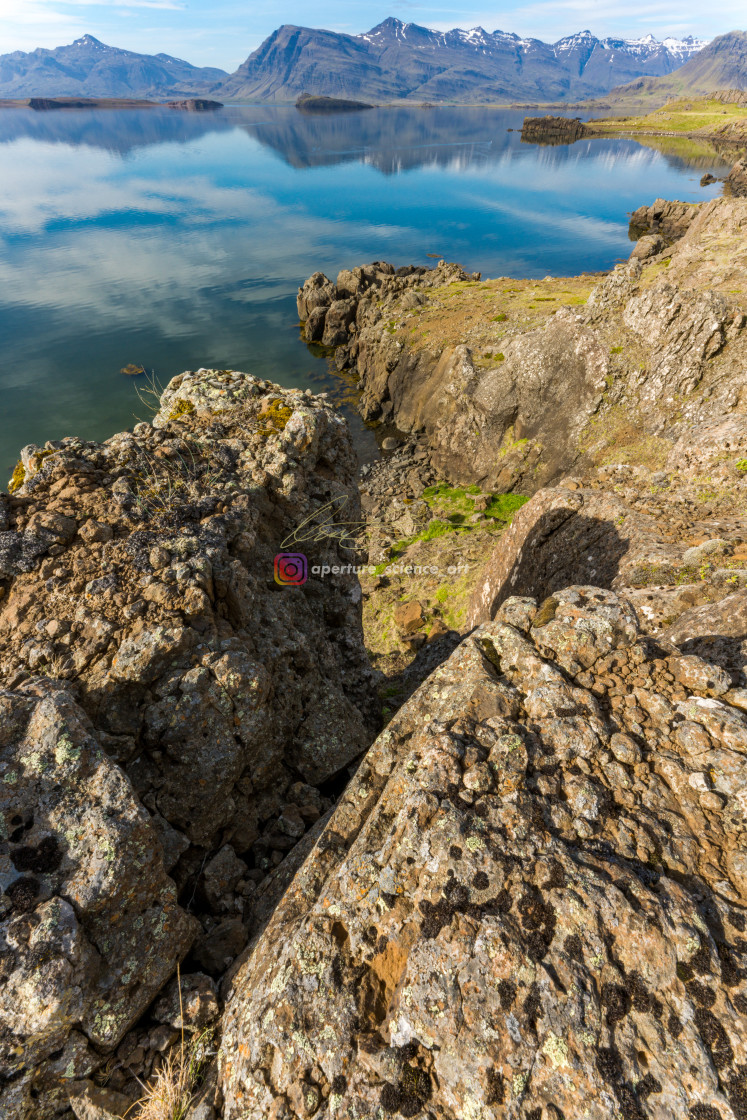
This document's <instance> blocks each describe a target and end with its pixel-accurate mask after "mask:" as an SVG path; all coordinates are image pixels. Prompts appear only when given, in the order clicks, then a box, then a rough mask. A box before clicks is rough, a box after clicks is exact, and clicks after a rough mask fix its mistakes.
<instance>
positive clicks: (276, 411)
mask: <svg viewBox="0 0 747 1120" xmlns="http://www.w3.org/2000/svg"><path fill="white" fill-rule="evenodd" d="M292 415H293V409H292V408H290V407H289V406H288V405H287V404H283V402H282V400H280V398H279V397H278V398H275V400H272V401H270V403H269V404H267V405H265V407H264V408H263V409H262V411H261V412H260V414H259V418H260V420H262V421H264V427H262V428H260V429H259V433H260V435H263V436H272V435H277V434H278V432H282V431H283V429H284V428H285V425H286V424H287V423H288V421H289V420H290V418H291V416H292Z"/></svg>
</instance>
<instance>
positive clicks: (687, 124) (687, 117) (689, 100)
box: [586, 96, 747, 136]
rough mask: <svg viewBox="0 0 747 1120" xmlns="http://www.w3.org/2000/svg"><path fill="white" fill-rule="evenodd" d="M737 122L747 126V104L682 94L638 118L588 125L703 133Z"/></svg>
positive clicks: (606, 129)
mask: <svg viewBox="0 0 747 1120" xmlns="http://www.w3.org/2000/svg"><path fill="white" fill-rule="evenodd" d="M735 122H744V123H745V126H746V127H747V106H745V105H730V104H725V103H724V102H723V101H715V100H713V99H711V98H708V97H686V96H685V97H679V98H676V99H675V100H673V101H669V102H668V103H667V104H666V105H663V106H662V107H661V108H660V109H654V110H653V112H650V113H646V114H645V115H641V116H635V117H612V118H604V119H599V120H593V121H589V122H588V124H587V126H586V127H587V128H588V129H590V130H591V131H592V132H595V133H597V134H598V135H604V136H609V135H611V134H612V133H624V134H629V133H636V132H643V133H657V132H659V133H681V134H682V135H683V136H688V135H692V134H693V133H701V134H705V135H711V134H713V133H714V132H715V131H719V132H720V131H722V130H724V129H725V128H726V127H727V126H728V125H731V124H734V123H735Z"/></svg>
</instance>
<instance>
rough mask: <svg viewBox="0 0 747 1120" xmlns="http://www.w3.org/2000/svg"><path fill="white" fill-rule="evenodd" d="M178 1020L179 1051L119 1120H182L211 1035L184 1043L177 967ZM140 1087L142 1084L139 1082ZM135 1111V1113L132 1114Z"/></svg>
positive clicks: (203, 1034)
mask: <svg viewBox="0 0 747 1120" xmlns="http://www.w3.org/2000/svg"><path fill="white" fill-rule="evenodd" d="M176 976H177V987H178V991H179V1018H180V1019H181V1023H182V1037H181V1042H180V1045H179V1049H178V1050H176V1049H173V1050H172V1051H171V1053H170V1054H168V1055H167V1057H166V1061H165V1062H164V1064H163V1065H162V1066H161V1068H160V1069H159V1070H158V1072H157V1073H156V1074H155V1076H154V1078H153V1080H152V1082H151V1083H150V1084H149V1085H143V1088H144V1090H145V1095H144V1096H143V1097H141V1098H140V1100H139V1101H136V1102H135V1104H133V1105H132V1108H130V1109H128V1110H127V1112H126V1113H125V1116H124V1117H123V1118H122V1120H184V1117H185V1116H186V1115H187V1113H188V1111H189V1108H190V1105H191V1104H192V1102H193V1099H194V1095H195V1091H196V1090H197V1089H198V1088H199V1085H200V1082H201V1081H202V1077H203V1074H204V1072H205V1067H206V1065H207V1063H208V1061H209V1059H210V1057H211V1056H212V1054H213V1052H214V1051H213V1049H212V1046H211V1044H212V1041H213V1031H212V1029H210V1028H208V1029H207V1030H204V1031H202V1032H201V1033H200V1034H198V1035H196V1036H195V1037H194V1038H192V1039H190V1040H189V1042H187V1043H185V1040H184V1005H183V1003H182V985H181V972H180V970H179V967H178V966H177V972H176ZM141 1084H142V1082H141ZM134 1109H137V1110H138V1111H137V1112H134V1111H133V1110H134Z"/></svg>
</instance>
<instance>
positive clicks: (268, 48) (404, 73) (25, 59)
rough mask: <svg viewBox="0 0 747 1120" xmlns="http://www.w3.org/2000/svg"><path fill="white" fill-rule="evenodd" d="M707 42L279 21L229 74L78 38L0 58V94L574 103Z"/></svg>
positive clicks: (654, 72)
mask: <svg viewBox="0 0 747 1120" xmlns="http://www.w3.org/2000/svg"><path fill="white" fill-rule="evenodd" d="M704 45H705V42H704V41H703V40H699V39H694V38H693V37H692V36H688V37H686V38H684V39H676V38H674V37H671V36H670V37H667V38H666V39H664V40H663V41H662V42H659V41H658V40H656V39H655V38H654V37H653V36H652V35H646V36H643V37H640V38H636V39H626V38H622V37H618V38H616V37H607V38H604V39H599V38H597V37H596V36H595V35H593V34H592V32H591V31H589V30H588V29H586V30H583V31H580V32H576V33H575V34H573V35H568V36H565V37H564V38H561V39H559V40H557V42H555V43H544V42H542V40H540V39H533V38H522V37H521V36H519V35H517V34H515V33H513V32H508V31H500V30H497V31H491V32H489V31H485V30H484V28H481V27H474V28H471V29H469V30H464V29H462V28H453V29H452V30H450V31H434V30H431V29H430V28H427V27H421V26H420V25H418V24H415V23H403V22H402V21H401V20H399V19H395V18H394V17H391V16H390V17H388V18H387V19H385V20H383V21H382V22H381V23H380V24H378V25H377V26H376V27H373V28H371V29H370V31H367V32H364V33H361V34H359V35H348V34H342V33H339V32H335V31H326V30H324V29H318V28H308V27H299V26H296V25H293V24H283V25H282V26H281V27H279V28H277V29H276V30H275V31H273V32H272V34H271V35H269V36H268V37H267V38H266V39H265V40H264V42H263V43H262V44H261V45H260V46H259V47H258V48H257V49H256V50H255V51H253V52H252V54H250V55H249V57H248V58H247V59H246V60H245V61H244V62H243V63H242V64H241V66H239V67H238V69H237V70H236V71H235V72H234V73H233V74H228V73H226V72H225V71H223V70H220V69H218V68H215V67H198V66H193V65H192V64H190V63H189V62H186V61H185V60H183V59H179V58H174V57H173V56H171V55H167V54H164V53H159V54H155V55H146V54H139V53H137V52H135V51H126V50H122V49H121V48H119V47H113V46H110V45H108V44H106V43H102V42H101V41H100V40H99V39H97V38H96V37H95V36H93V35H83V36H81V37H80V38H79V39H76V40H75V41H74V42H73V43H71V44H68V45H66V46H61V47H55V48H54V49H51V50H50V49H47V48H42V47H39V48H37V49H36V50H34V51H30V52H24V51H13V52H11V53H9V54H5V55H2V56H0V98H8V99H11V98H28V97H114V98H132V97H137V98H146V99H155V100H158V99H160V100H166V99H170V98H174V97H190V96H205V95H212V96H218V97H219V98H220V100H223V101H225V100H233V101H241V100H247V101H267V102H295V101H296V100H297V98H298V97H299V96H300V95H301V94H303V93H309V94H311V95H313V96H329V97H346V98H350V97H353V98H355V99H356V100H357V99H360V98H364V99H366V100H368V101H372V100H373V101H379V102H381V101H407V100H409V101H447V102H461V103H465V104H470V103H480V102H486V101H494V102H510V101H515V100H535V101H536V100H539V101H551V100H559V101H569V100H579V99H583V98H587V97H595V96H600V95H603V94H605V93H607V92H608V91H609V90H610V89H612V88H613V87H614V86H617V85H621V84H624V83H625V82H629V81H632V80H639V79H641V78H646V79H648V78H653V77H657V76H665V75H668V74H670V73H672V72H673V71H674V70H675V69H676V68H677V67H679V66H681V65H683V64H684V63H686V62H687V61H688V60H690V59H692V57H693V56H694V55H696V54H697V52H699V51H700V50H701V49H702V48H703V47H704Z"/></svg>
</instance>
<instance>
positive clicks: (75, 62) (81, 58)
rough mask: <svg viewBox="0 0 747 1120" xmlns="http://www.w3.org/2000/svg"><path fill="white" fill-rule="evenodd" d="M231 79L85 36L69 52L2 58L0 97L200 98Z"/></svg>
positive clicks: (63, 49)
mask: <svg viewBox="0 0 747 1120" xmlns="http://www.w3.org/2000/svg"><path fill="white" fill-rule="evenodd" d="M227 77H228V74H227V73H226V71H225V70H219V69H217V67H212V66H192V65H191V64H190V63H189V62H184V61H183V60H182V59H181V58H172V57H171V55H168V54H155V55H150V54H137V53H136V52H135V51H125V50H120V48H119V47H109V46H107V45H106V43H101V42H100V41H99V40H98V39H95V38H94V37H93V35H84V36H83V37H82V38H80V39H76V40H75V42H74V43H70V44H69V45H68V46H65V47H55V49H54V50H44V49H43V48H41V47H40V48H39V49H38V50H35V51H30V52H28V53H26V52H25V51H13V53H12V54H4V55H0V97H4V98H23V97H118V98H120V97H136V98H151V99H153V100H155V101H158V100H166V99H168V98H170V97H189V96H193V95H195V94H199V93H202V92H203V91H204V90H205V89H206V88H207V87H209V86H214V85H217V84H218V83H220V82H222V81H223V80H224V79H226V78H227Z"/></svg>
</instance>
